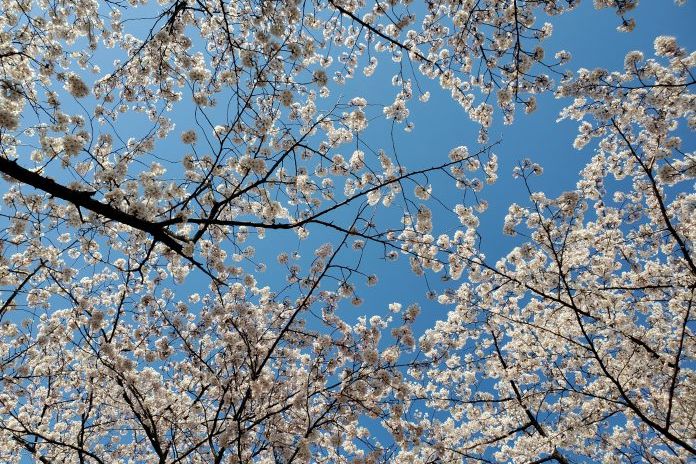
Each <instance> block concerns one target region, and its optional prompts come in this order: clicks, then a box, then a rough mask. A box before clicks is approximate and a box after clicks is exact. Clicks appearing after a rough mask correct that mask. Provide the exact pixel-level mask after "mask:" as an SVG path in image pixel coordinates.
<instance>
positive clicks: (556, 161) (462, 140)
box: [52, 0, 696, 330]
mask: <svg viewBox="0 0 696 464" xmlns="http://www.w3.org/2000/svg"><path fill="white" fill-rule="evenodd" d="M694 13H696V6H694V4H693V3H692V4H687V5H686V6H683V7H677V6H675V5H674V3H673V2H672V1H671V0H644V1H643V2H641V4H640V5H639V7H638V8H637V10H636V11H634V12H632V13H631V15H630V16H631V17H634V18H635V19H636V22H637V26H636V28H635V30H634V31H633V32H631V33H622V32H618V31H616V27H617V26H618V25H619V24H620V21H621V20H620V18H619V17H617V16H616V15H615V14H614V13H613V12H612V11H610V10H603V11H596V10H594V8H593V6H592V2H591V1H590V0H585V1H583V2H581V4H580V6H579V7H578V8H577V10H575V11H573V12H571V13H568V14H566V15H562V16H559V17H554V18H551V19H550V22H552V23H553V24H554V33H553V35H552V37H551V38H550V39H549V40H547V41H546V43H545V48H546V51H547V56H553V54H554V53H555V52H556V51H559V50H561V49H566V50H568V51H570V52H571V53H572V55H573V59H572V60H571V61H570V63H568V65H566V67H567V68H568V69H571V70H576V69H578V68H580V67H586V68H595V67H605V68H607V69H609V70H621V69H622V67H623V57H624V55H625V54H626V52H628V51H630V50H636V49H637V50H641V51H643V52H644V53H645V54H646V57H650V56H651V55H652V44H653V40H654V39H655V37H656V36H658V35H674V36H676V37H677V39H678V41H679V43H680V44H681V45H682V46H684V47H686V48H687V49H688V50H693V49H694V48H696V47H694V45H696V37H695V36H694V33H693V24H694V22H695V21H694V20H695V19H696V15H695V14H694ZM109 59H110V57H109ZM380 62H381V63H382V65H380V68H378V71H377V73H376V75H375V76H374V77H373V78H371V79H365V78H364V77H362V76H361V75H358V76H357V77H356V79H355V81H352V82H349V84H348V85H346V86H345V87H342V88H341V87H333V88H334V92H335V94H334V96H335V95H337V94H343V95H345V99H344V101H347V100H348V99H350V98H351V97H353V96H355V94H354V93H353V92H356V91H359V93H358V94H360V95H363V96H365V97H366V98H367V99H368V101H371V102H376V103H381V104H389V103H391V99H392V98H393V95H394V93H395V92H396V91H395V90H394V88H393V87H392V86H391V85H390V82H389V81H390V78H391V73H390V71H391V70H392V69H393V68H390V65H389V64H388V62H389V57H388V56H385V55H382V56H380ZM421 83H422V84H423V85H424V86H426V87H427V88H428V89H429V90H430V91H431V94H432V96H431V100H430V102H429V103H427V104H421V103H419V102H418V101H417V100H415V99H414V101H413V102H412V103H411V106H410V108H411V117H410V118H409V119H410V120H411V121H412V122H414V123H415V129H414V130H413V132H411V133H406V132H404V131H403V126H398V125H397V126H395V127H394V129H393V130H394V136H395V139H394V140H395V141H394V144H395V147H396V151H397V152H398V155H399V158H400V160H401V161H402V163H403V164H405V165H406V166H407V167H409V168H412V169H415V168H418V167H424V166H428V165H433V164H436V163H437V162H439V161H440V160H444V159H446V156H447V153H448V152H449V151H450V150H451V149H452V148H453V147H455V146H458V145H467V146H468V147H469V149H470V151H476V150H477V148H478V146H477V142H476V137H477V130H478V128H477V127H476V125H475V124H474V123H472V122H470V121H469V119H468V116H467V115H466V113H465V112H464V111H463V110H462V109H461V107H460V106H459V105H458V104H456V103H455V102H453V101H452V100H451V98H450V96H449V93H448V92H444V91H441V90H439V89H437V86H436V85H435V83H433V82H428V81H426V80H425V79H422V80H421ZM332 98H333V97H332ZM567 103H568V102H567V101H563V100H557V99H555V98H554V97H553V95H551V94H546V95H543V96H541V97H539V101H538V109H537V111H536V112H534V113H533V114H531V115H525V114H523V113H522V112H521V111H520V112H518V113H517V114H516V119H515V122H514V123H513V124H512V125H510V126H504V125H502V123H501V118H500V114H497V115H496V118H495V123H494V125H493V127H492V128H491V130H490V140H491V141H500V144H499V146H498V147H496V149H495V150H494V151H495V152H496V153H497V154H498V160H499V179H498V181H497V183H495V184H494V185H492V186H487V187H486V188H485V189H484V191H483V192H482V196H481V198H483V199H485V200H487V201H488V202H489V209H488V211H487V212H486V213H484V214H483V215H481V216H480V219H481V226H480V229H479V230H480V233H481V235H482V237H483V243H482V246H483V250H484V251H485V252H486V253H487V255H488V256H489V258H490V259H491V260H495V259H496V258H498V257H500V256H502V255H504V254H506V252H507V251H508V250H509V249H510V248H511V247H512V246H514V244H515V240H514V239H512V238H509V237H506V236H504V235H503V234H502V222H503V217H504V216H505V214H506V213H507V207H508V205H509V204H510V203H511V202H513V201H517V202H520V203H525V202H526V196H527V194H526V192H525V190H524V186H523V185H522V184H521V183H520V182H517V181H514V180H513V178H512V175H511V173H512V168H513V167H514V166H515V165H516V163H517V162H518V161H520V160H522V159H524V158H531V159H532V160H534V161H536V162H539V163H540V164H542V165H543V167H544V169H545V172H544V175H543V176H541V177H538V178H536V180H535V184H534V188H535V189H537V190H542V191H545V192H546V193H547V195H548V196H555V195H558V194H559V193H561V192H563V191H565V190H569V189H572V188H574V186H575V182H576V179H577V174H578V171H579V170H580V169H581V168H582V167H583V166H584V165H585V163H586V162H587V161H588V160H589V158H590V156H591V154H592V147H591V146H588V147H587V148H586V149H585V150H583V151H576V150H574V149H573V148H572V142H573V139H574V138H575V134H576V128H577V124H576V123H575V122H572V121H571V122H569V121H565V122H561V123H556V119H557V117H558V113H559V111H560V110H561V109H562V108H563V107H564V106H565V105H566V104H567ZM178 111H180V112H185V111H187V108H186V105H182V107H181V108H180V109H179V110H178ZM182 114H183V113H179V117H178V119H179V121H183V119H182V118H181V115H182ZM186 116H188V115H186ZM175 119H177V118H175ZM133 121H136V119H135V118H134V119H133ZM177 122H178V121H177ZM391 127H392V125H391V123H390V122H385V121H382V122H379V121H375V122H374V123H373V125H372V126H371V128H370V129H369V130H368V133H367V134H366V139H367V140H368V141H369V143H370V145H371V146H373V147H374V148H385V149H390V148H391V144H392V142H391V140H390V129H391ZM138 129H139V128H138V126H137V122H129V120H128V119H125V120H124V122H123V123H122V126H121V128H120V131H121V133H123V134H124V135H127V136H135V137H137V136H138V135H139V134H140V132H141V130H138ZM186 129H188V127H184V126H183V125H182V124H179V125H178V126H177V129H176V130H175V131H174V133H173V134H172V140H174V141H175V142H174V143H178V134H179V133H180V132H182V131H184V130H186ZM342 152H343V153H344V154H345V153H346V152H347V150H343V151H342ZM176 153H177V155H176V156H174V155H172V157H171V161H178V159H180V158H177V156H178V154H181V153H180V151H178V152H176ZM56 174H57V173H56ZM52 175H53V173H52ZM434 193H435V194H436V195H437V196H438V198H439V199H440V200H441V201H442V203H443V204H444V205H445V206H444V207H440V206H435V205H434V204H431V207H432V208H433V213H434V218H435V227H436V231H438V232H439V231H442V232H451V231H452V229H451V228H452V227H453V226H456V225H457V224H458V222H457V221H456V219H454V218H453V217H452V216H451V215H445V214H440V213H444V211H443V210H442V208H445V209H446V208H449V210H451V208H453V207H454V205H455V204H456V203H460V202H461V201H462V199H461V194H459V193H457V192H452V191H451V190H448V189H442V190H439V186H438V185H436V186H435V192H434ZM458 195H459V196H458ZM431 203H432V202H431ZM438 208H441V209H438ZM380 214H384V215H385V217H390V215H392V216H391V219H395V218H396V217H397V216H398V210H397V209H395V210H390V212H384V213H382V212H380ZM440 217H442V220H443V221H444V222H441V223H439V222H438V218H440ZM311 232H312V235H311V237H310V239H309V240H308V241H306V242H303V243H299V242H298V241H297V240H296V236H295V235H294V234H293V233H291V232H284V233H270V232H269V234H268V237H267V238H266V239H265V240H264V241H258V242H256V243H257V245H258V246H257V249H258V251H257V255H258V256H260V257H261V258H266V259H267V260H268V261H269V262H270V263H269V271H268V272H266V273H265V274H257V279H258V280H259V281H260V282H261V283H262V284H264V285H265V284H267V285H270V286H271V287H272V288H280V287H282V286H284V285H285V281H284V280H285V275H284V273H282V272H277V271H278V267H277V266H274V265H272V263H274V262H275V256H276V255H277V254H278V252H280V251H282V250H284V249H285V250H287V251H290V252H292V250H294V249H297V250H299V252H300V254H301V255H303V256H304V258H303V259H302V261H303V262H309V261H310V260H311V257H312V252H313V250H314V248H315V247H316V246H317V245H318V244H319V243H321V242H323V241H332V240H335V239H336V238H337V237H339V236H338V235H336V234H334V233H326V231H322V230H319V229H317V228H312V229H311ZM252 242H253V241H252ZM242 247H244V245H242ZM231 253H232V251H231V250H230V254H231ZM347 256H348V255H346V257H347ZM380 256H381V253H380V252H379V250H377V249H374V248H371V247H368V249H367V250H366V252H365V260H364V262H365V265H364V267H363V268H362V270H363V271H364V272H365V273H367V274H372V273H375V274H377V275H379V278H380V282H379V284H378V285H377V286H376V287H372V288H363V287H359V288H358V290H359V291H358V294H359V295H360V296H361V297H362V298H363V299H364V301H365V302H364V303H363V304H362V306H360V307H358V308H353V307H351V306H350V305H349V303H348V302H345V303H344V304H343V305H342V307H341V308H339V311H340V312H341V316H342V317H344V318H345V319H347V320H351V319H353V320H354V318H357V317H358V316H360V315H368V316H369V315H372V314H380V315H385V314H388V311H387V305H388V304H389V303H391V302H394V301H399V302H401V303H402V304H403V305H404V307H406V306H407V305H408V304H410V303H412V302H419V303H420V304H421V306H422V307H423V311H422V313H421V316H420V320H419V323H418V325H417V327H418V328H419V329H421V330H424V329H426V328H428V327H430V326H431V325H432V324H433V323H434V321H436V320H438V319H442V318H445V317H446V314H447V311H448V310H449V309H450V308H448V307H443V306H440V305H438V304H437V303H436V302H432V301H429V300H427V299H426V298H425V292H426V290H427V286H426V284H425V281H424V279H423V278H419V277H417V276H415V275H413V274H412V273H411V272H410V270H409V266H408V263H407V260H405V259H403V258H401V259H400V260H399V261H398V262H397V263H384V262H383V261H382V260H381V259H379V258H380ZM350 259H357V255H354V256H352V257H351V258H350ZM249 271H251V272H253V271H252V270H251V269H250V270H249ZM428 281H429V282H430V284H431V285H432V286H433V287H434V288H436V289H442V288H443V287H444V285H446V284H443V283H441V282H439V276H438V275H433V274H428ZM205 284H206V282H205V280H204V279H200V278H198V277H195V276H192V278H190V279H189V280H187V281H186V283H185V284H184V285H182V286H180V287H179V288H178V291H179V293H180V298H181V299H183V300H185V299H186V295H187V294H189V293H193V292H200V293H203V292H205V291H206V289H205V288H199V287H200V286H201V285H205ZM450 285H451V284H450ZM454 285H455V286H456V283H455V284H454Z"/></svg>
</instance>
